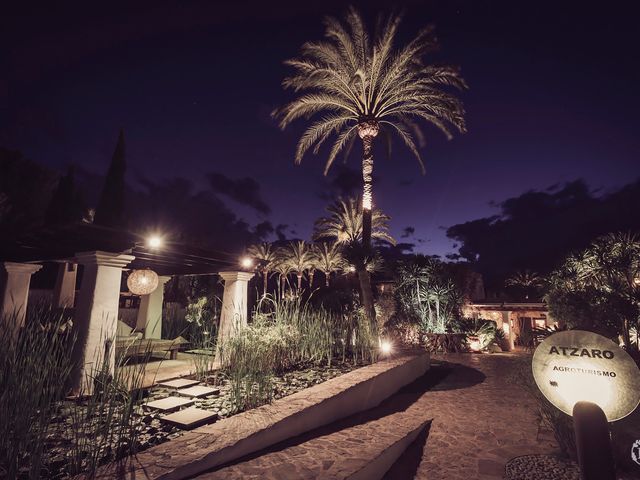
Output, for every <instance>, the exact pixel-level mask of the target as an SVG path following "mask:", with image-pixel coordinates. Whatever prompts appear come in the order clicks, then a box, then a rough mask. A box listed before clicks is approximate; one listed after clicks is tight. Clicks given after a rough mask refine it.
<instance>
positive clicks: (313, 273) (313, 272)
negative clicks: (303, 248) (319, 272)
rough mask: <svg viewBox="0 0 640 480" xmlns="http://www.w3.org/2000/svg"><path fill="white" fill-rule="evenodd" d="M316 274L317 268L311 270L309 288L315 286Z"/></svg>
mask: <svg viewBox="0 0 640 480" xmlns="http://www.w3.org/2000/svg"><path fill="white" fill-rule="evenodd" d="M315 274H316V272H315V270H309V290H311V289H312V288H313V276H314V275H315Z"/></svg>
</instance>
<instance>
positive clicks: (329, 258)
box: [312, 242, 345, 287]
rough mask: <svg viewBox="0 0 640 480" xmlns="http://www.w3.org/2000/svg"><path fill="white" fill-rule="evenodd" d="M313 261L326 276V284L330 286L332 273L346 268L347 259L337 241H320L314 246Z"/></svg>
mask: <svg viewBox="0 0 640 480" xmlns="http://www.w3.org/2000/svg"><path fill="white" fill-rule="evenodd" d="M312 254H313V261H314V264H315V266H316V268H317V269H318V270H320V271H321V272H322V273H323V274H324V277H325V286H327V287H328V286H329V283H330V279H331V274H332V273H334V272H337V271H339V270H341V269H342V268H344V266H345V259H344V257H343V255H342V251H341V249H340V244H339V243H337V242H334V243H327V242H320V243H318V244H316V245H315V246H314V249H313V252H312Z"/></svg>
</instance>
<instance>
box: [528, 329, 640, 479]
mask: <svg viewBox="0 0 640 480" xmlns="http://www.w3.org/2000/svg"><path fill="white" fill-rule="evenodd" d="M532 368H533V378H534V379H535V381H536V384H537V385H538V388H539V389H540V391H541V392H542V394H543V395H544V396H545V397H546V398H547V400H549V401H550V402H551V403H552V404H553V405H554V406H555V407H557V408H558V409H560V410H562V411H563V412H564V413H566V414H568V415H572V416H573V425H574V431H575V435H576V447H577V450H578V462H579V465H580V475H581V477H582V479H583V480H596V479H597V480H609V479H611V480H615V468H614V463H613V453H612V449H611V439H610V435H609V425H608V422H614V421H616V420H620V419H621V418H624V417H626V416H627V415H629V414H630V413H631V412H633V411H634V410H635V409H636V407H637V406H638V403H640V372H639V371H638V367H637V366H636V364H635V362H634V361H633V359H632V358H631V357H630V356H629V355H628V354H627V352H625V351H624V350H623V349H622V348H620V347H619V346H618V345H616V344H615V343H614V342H612V341H611V340H609V339H608V338H606V337H603V336H601V335H597V334H595V333H591V332H585V331H582V330H569V331H565V332H558V333H555V334H553V335H551V336H549V337H548V338H546V339H545V340H544V341H543V342H542V343H541V344H540V345H538V348H536V351H535V353H534V354H533V362H532Z"/></svg>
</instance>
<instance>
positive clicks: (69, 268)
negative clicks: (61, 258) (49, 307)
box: [53, 262, 78, 308]
mask: <svg viewBox="0 0 640 480" xmlns="http://www.w3.org/2000/svg"><path fill="white" fill-rule="evenodd" d="M77 273H78V265H76V264H75V263H71V262H65V263H61V264H60V265H58V276H57V278H56V286H55V288H54V290H53V306H54V307H55V308H73V306H74V303H75V299H76V274H77Z"/></svg>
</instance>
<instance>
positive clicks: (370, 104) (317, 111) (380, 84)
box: [273, 8, 466, 320]
mask: <svg viewBox="0 0 640 480" xmlns="http://www.w3.org/2000/svg"><path fill="white" fill-rule="evenodd" d="M400 20H401V19H400V16H398V15H391V16H389V17H388V18H387V19H386V21H383V22H381V24H380V28H378V29H376V31H375V32H374V33H373V34H371V33H370V32H369V30H368V28H367V27H366V26H365V22H364V20H363V18H362V15H361V14H360V13H359V12H358V11H357V10H355V9H354V8H349V10H348V11H347V14H346V17H345V20H344V21H340V20H337V19H335V18H333V17H327V18H326V19H325V22H324V23H325V39H324V40H322V41H317V42H307V43H305V44H304V45H303V46H302V50H301V54H300V57H299V58H294V59H292V60H288V61H287V62H285V63H286V64H287V65H288V66H290V67H292V68H293V70H294V72H293V74H292V75H291V76H289V77H287V78H285V80H284V81H283V86H284V87H285V88H290V89H292V90H294V91H295V92H296V93H297V94H298V95H297V97H296V98H295V99H294V100H293V101H291V102H290V103H288V104H286V105H284V106H283V107H282V108H280V109H277V110H275V111H274V112H273V115H274V116H275V117H276V118H277V119H278V120H279V121H280V126H281V128H283V129H284V128H285V127H286V126H287V125H289V124H290V123H291V122H293V121H294V120H296V119H300V118H303V119H310V118H312V117H314V116H319V115H322V117H320V118H318V119H316V120H315V121H314V122H313V123H312V124H311V125H310V126H309V127H308V128H307V130H306V131H305V132H304V133H303V135H302V137H301V138H300V140H299V142H298V145H297V149H296V154H295V161H296V163H298V164H299V163H300V162H301V161H302V158H303V157H304V155H305V153H306V152H307V151H308V150H310V149H312V150H313V152H314V153H315V154H317V153H318V152H319V150H320V147H321V146H322V145H323V144H324V143H325V141H326V140H328V139H329V138H330V137H332V136H335V141H334V142H333V146H332V147H331V150H330V152H329V156H328V159H327V162H326V166H325V174H326V173H327V172H328V170H329V168H330V167H331V165H332V164H333V162H334V160H335V158H336V156H337V155H338V154H339V153H340V152H341V151H342V150H343V149H345V148H346V153H347V154H348V152H349V150H350V146H352V145H353V142H355V140H356V137H359V138H360V140H361V142H362V148H363V155H362V179H363V194H362V211H363V222H362V224H363V227H362V244H363V246H364V247H365V248H366V249H369V248H370V247H371V236H372V208H373V198H372V180H373V146H374V141H375V139H376V137H377V136H378V134H379V133H382V135H383V136H384V137H385V138H386V139H387V140H389V139H390V137H391V135H392V134H396V135H397V136H399V137H400V139H401V140H402V141H403V142H404V144H405V145H406V146H407V147H408V148H409V150H410V151H411V152H412V153H413V154H414V156H415V157H416V159H417V160H418V163H419V165H420V168H421V170H422V172H424V170H425V169H424V163H423V161H422V158H421V156H420V153H419V152H418V146H423V145H424V135H423V132H422V130H421V126H420V122H426V123H429V124H431V125H433V126H435V127H436V128H438V129H439V130H441V131H442V132H443V133H444V134H445V135H446V137H447V138H451V137H452V131H453V130H458V131H460V132H464V131H465V120H464V109H463V107H462V103H461V102H460V100H459V99H458V98H457V97H456V96H455V95H454V94H453V93H451V92H450V90H462V89H465V88H466V84H465V82H464V80H463V79H462V77H461V76H460V73H459V71H458V69H457V68H454V67H451V66H443V65H438V66H436V65H428V64H426V63H425V62H424V61H423V58H424V56H425V55H426V54H428V53H431V52H433V51H435V50H436V49H437V48H438V42H437V40H436V37H435V34H434V29H433V28H432V27H427V28H425V29H423V30H421V31H420V32H419V33H418V34H417V35H416V36H415V37H414V39H413V40H411V41H410V42H409V43H408V44H406V45H405V46H404V47H401V48H397V47H396V43H397V42H396V34H397V31H398V26H399V24H400ZM416 143H417V145H416ZM388 144H389V143H388ZM359 277H360V282H361V289H362V291H363V292H365V290H371V282H370V276H369V274H368V273H367V272H366V270H364V266H360V271H359ZM363 304H364V306H365V310H366V311H367V312H368V315H369V316H370V317H371V320H373V319H374V318H375V311H374V310H373V298H372V297H371V295H369V294H367V295H365V298H363Z"/></svg>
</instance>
